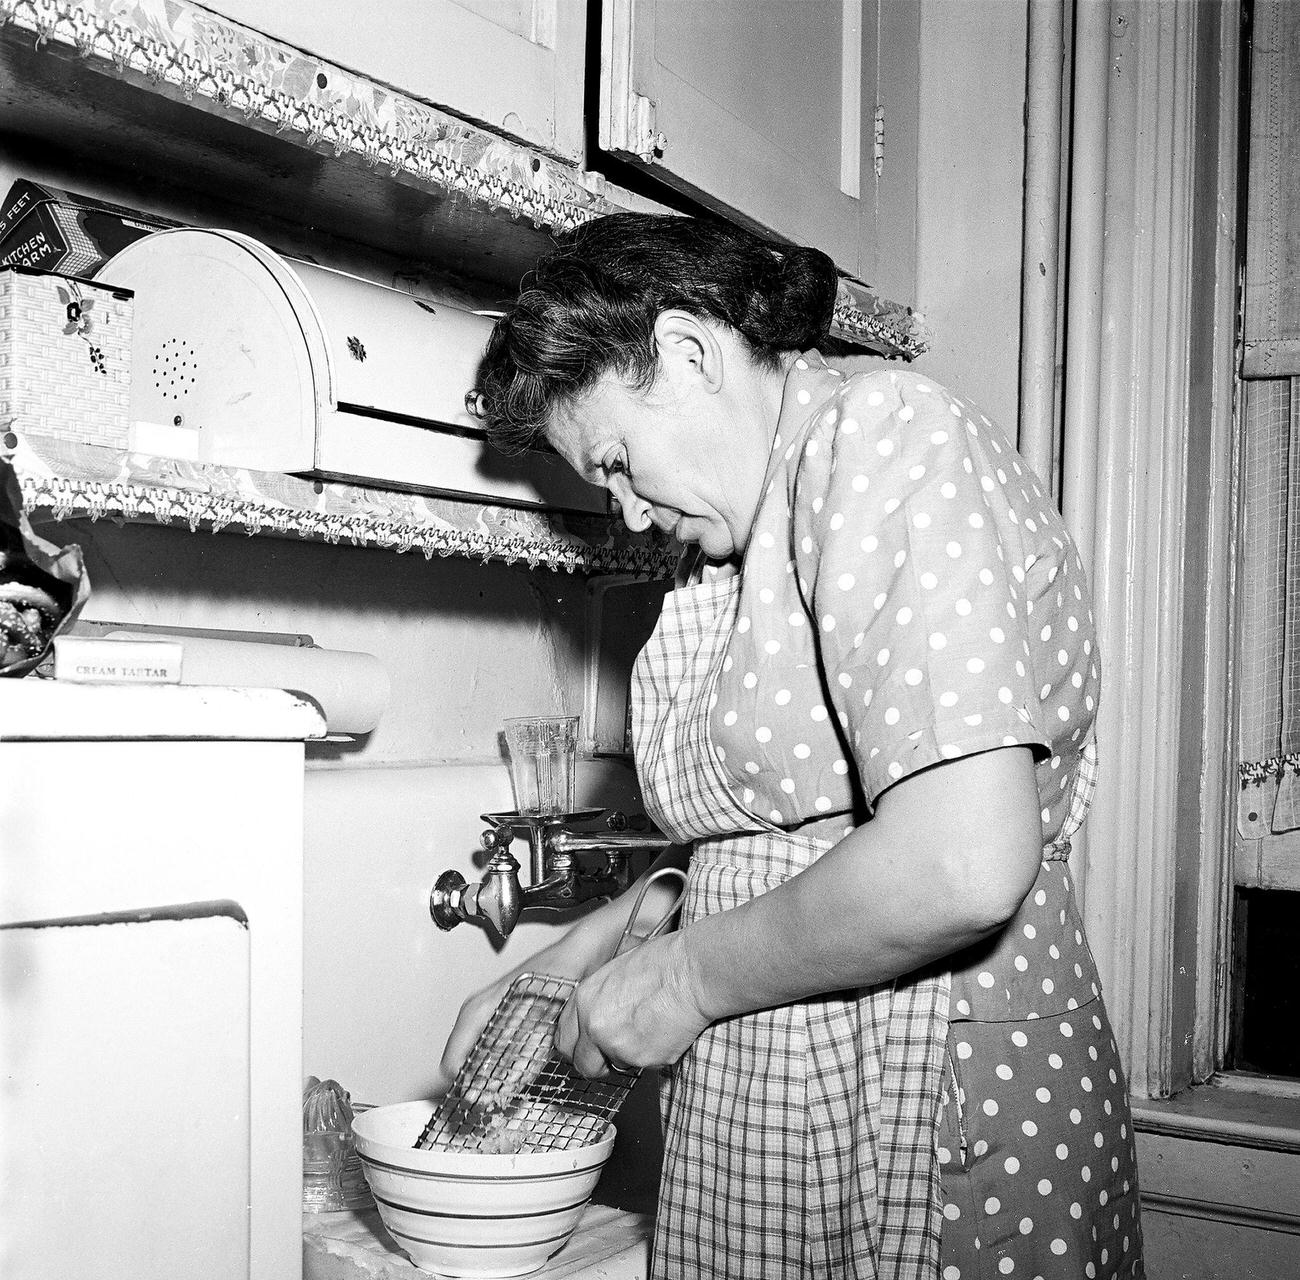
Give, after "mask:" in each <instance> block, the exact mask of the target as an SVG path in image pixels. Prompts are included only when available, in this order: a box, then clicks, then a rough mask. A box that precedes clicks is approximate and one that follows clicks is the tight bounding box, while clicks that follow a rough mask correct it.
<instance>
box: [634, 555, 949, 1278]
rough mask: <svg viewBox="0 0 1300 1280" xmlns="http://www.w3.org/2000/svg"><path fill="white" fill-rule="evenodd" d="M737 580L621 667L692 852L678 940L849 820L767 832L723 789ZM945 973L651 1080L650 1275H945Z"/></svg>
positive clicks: (813, 1004)
mask: <svg viewBox="0 0 1300 1280" xmlns="http://www.w3.org/2000/svg"><path fill="white" fill-rule="evenodd" d="M739 582H740V579H739V578H738V577H737V578H731V579H726V580H716V581H715V580H705V581H703V582H701V583H698V584H696V585H695V586H690V587H685V588H681V589H679V590H677V591H675V592H673V593H672V594H670V595H669V596H668V598H667V600H666V601H665V604H664V612H663V614H662V616H661V618H660V622H659V625H658V627H657V629H656V631H655V634H654V636H653V637H652V638H651V640H650V642H649V644H648V645H647V646H646V648H645V650H644V651H643V652H642V654H641V656H640V658H639V659H638V662H637V666H636V669H635V672H634V675H633V698H632V701H633V706H632V714H633V733H634V739H635V746H636V756H637V765H638V772H639V774H640V778H641V785H642V791H643V795H644V799H645V803H646V807H647V810H648V811H649V812H650V814H651V815H652V816H653V817H654V818H655V820H656V821H657V822H658V823H659V825H660V826H661V828H662V829H663V830H664V831H666V832H668V833H669V834H671V835H672V836H674V837H675V838H676V839H677V840H679V841H682V842H687V841H691V842H693V850H692V858H691V866H690V873H689V883H688V889H687V898H686V901H685V904H684V907H683V916H682V921H683V927H685V928H689V927H690V925H691V923H692V922H694V921H696V920H699V919H701V918H702V917H704V916H707V915H710V914H712V913H713V912H717V911H726V910H728V909H729V908H731V907H735V906H738V905H739V904H741V903H743V902H746V901H748V900H749V899H751V898H753V897H755V896H756V895H758V894H760V893H765V892H767V891H768V890H769V889H772V888H774V887H776V886H777V885H779V884H781V883H782V882H783V881H784V880H786V879H788V878H789V877H791V876H793V875H796V874H798V872H800V871H801V870H803V869H804V868H805V867H807V866H808V865H809V864H811V863H812V862H814V861H815V860H816V859H817V858H818V857H819V856H820V855H821V854H822V853H823V852H825V850H827V849H828V848H830V847H831V845H832V844H833V843H835V839H837V838H838V836H839V834H840V833H842V830H843V817H842V816H841V817H840V818H839V820H838V821H836V822H834V823H827V822H817V823H811V824H806V825H804V826H801V827H800V828H799V829H798V830H797V831H786V830H783V829H781V828H779V827H775V826H772V825H771V824H770V823H768V822H766V821H765V820H763V819H761V818H759V817H757V816H756V815H755V814H753V813H751V812H749V811H748V810H747V809H745V808H743V807H742V806H741V805H740V804H739V802H738V801H737V800H736V799H735V797H734V796H733V794H732V792H731V789H730V787H729V786H728V785H727V782H726V776H725V773H724V771H723V769H722V767H721V764H720V761H719V760H718V757H717V754H716V751H715V750H714V748H713V745H712V744H711V742H710V739H709V732H708V720H709V707H710V699H711V697H712V693H713V689H714V686H715V683H716V679H717V675H718V673H719V670H720V668H721V664H722V662H723V660H724V658H725V654H726V647H727V641H728V638H729V636H730V634H731V632H732V628H733V625H734V623H735V619H736V610H737V603H738V594H739V590H738V589H739ZM832 827H833V828H834V835H832V831H831V828H832ZM736 961H737V963H739V964H743V963H744V957H743V956H738V957H737V958H736ZM948 981H949V980H948V975H947V973H946V972H945V973H937V974H936V973H927V974H926V975H924V976H919V977H915V976H914V977H909V978H905V979H899V980H897V981H896V982H892V983H888V984H883V985H881V986H878V987H872V988H864V989H861V990H856V991H852V992H839V993H833V994H829V995H823V996H818V997H815V998H811V999H808V1000H802V1001H798V1002H796V1003H794V1004H791V1005H785V1006H782V1007H780V1008H776V1009H765V1010H761V1011H759V1012H757V1013H751V1014H746V1015H744V1016H741V1017H736V1018H729V1019H725V1020H723V1021H722V1022H719V1023H715V1024H714V1025H713V1026H711V1027H709V1028H708V1029H707V1030H706V1031H705V1032H704V1033H703V1035H701V1036H700V1038H699V1039H698V1040H697V1041H696V1043H695V1044H694V1045H693V1046H692V1048H691V1049H690V1050H689V1051H688V1052H687V1053H686V1054H685V1056H684V1057H683V1058H682V1059H681V1060H680V1061H679V1062H678V1063H677V1064H676V1065H675V1066H674V1067H672V1068H670V1069H668V1070H666V1071H665V1072H664V1073H663V1086H662V1097H661V1101H662V1108H663V1116H664V1168H663V1180H662V1186H661V1189H660V1199H659V1214H658V1218H657V1221H656V1229H655V1241H654V1251H653V1257H652V1263H651V1275H652V1276H653V1277H654V1278H655V1280H703V1278H706V1277H717V1278H718V1280H723V1278H725V1280H747V1278H750V1277H752V1278H753V1280H783V1278H790V1280H793V1278H794V1277H813V1276H818V1277H835V1278H836V1280H856V1278H862V1280H866V1278H867V1277H873V1278H874V1277H879V1278H881V1280H903V1278H907V1280H913V1278H916V1280H920V1278H925V1280H933V1278H934V1277H936V1276H937V1274H938V1257H939V1232H940V1224H941V1217H940V1205H939V1180H938V1163H937V1156H936V1147H937V1142H936V1125H937V1117H938V1107H939V1098H940V1090H941V1083H942V1062H943V1050H944V1043H945V1036H946V1032H947V1027H948Z"/></svg>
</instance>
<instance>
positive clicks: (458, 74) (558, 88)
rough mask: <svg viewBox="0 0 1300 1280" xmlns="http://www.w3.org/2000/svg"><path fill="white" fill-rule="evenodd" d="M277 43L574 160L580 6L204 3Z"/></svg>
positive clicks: (579, 115) (571, 2)
mask: <svg viewBox="0 0 1300 1280" xmlns="http://www.w3.org/2000/svg"><path fill="white" fill-rule="evenodd" d="M207 7H208V8H210V9H212V10H214V11H215V12H217V13H221V14H224V15H225V16H226V17H228V18H232V19H234V20H235V21H236V22H240V23H243V24H244V25H246V26H249V27H252V28H253V29H254V30H257V31H261V32H263V33H264V34H265V35H268V36H271V37H273V38H274V39H276V40H283V41H285V43H287V44H291V45H294V46H295V47H296V48H299V49H303V50H305V51H307V52H308V53H314V54H316V55H317V56H318V57H321V58H325V59H327V60H328V61H330V62H334V63H337V64H339V65H340V66H343V67H347V68H349V69H351V70H353V71H356V72H359V73H361V74H363V75H365V76H366V77H368V78H369V79H372V80H378V81H381V82H383V83H385V84H389V85H392V86H393V87H394V88H395V89H400V90H402V91H403V92H404V93H409V94H411V95H412V96H413V97H416V98H421V99H423V100H424V101H426V102H431V103H433V104H434V105H435V106H439V107H445V108H446V109H447V110H449V111H454V112H455V113H456V114H457V115H461V116H465V117H466V118H467V119H470V120H476V121H479V122H481V123H482V124H485V125H487V126H488V127H489V128H491V129H495V130H500V131H501V132H503V133H507V134H510V135H511V136H512V137H515V138H518V139H520V140H521V141H523V142H526V143H528V144H529V145H531V146H536V147H542V148H543V149H545V150H546V151H550V152H553V153H554V154H556V155H559V156H563V157H565V158H566V159H568V160H573V161H575V162H580V161H581V160H582V158H583V107H582V100H583V64H584V61H585V56H586V49H585V43H586V29H587V24H586V8H587V6H586V0H370V2H369V3H367V4H356V3H342V2H341V0H333V3H321V0H211V3H210V4H209V5H208V6H207Z"/></svg>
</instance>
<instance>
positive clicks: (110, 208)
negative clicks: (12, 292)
mask: <svg viewBox="0 0 1300 1280" xmlns="http://www.w3.org/2000/svg"><path fill="white" fill-rule="evenodd" d="M176 225H177V224H176V223H174V222H171V221H169V220H167V219H165V218H158V217H156V216H154V215H152V214H143V213H140V212H139V211H138V210H135V209H129V208H127V207H125V206H124V205H116V204H110V203H108V202H107V201H103V200H95V199H93V198H91V197H90V196H79V195H76V194H75V193H74V192H71V191H62V190H60V189H59V188H57V187H46V186H42V185H41V184H40V183H36V182H31V181H29V180H28V179H26V178H19V179H18V181H17V182H15V183H14V184H13V185H12V186H11V187H10V188H9V192H8V194H7V195H6V196H5V199H4V203H3V204H2V205H0V265H7V264H14V265H18V266H25V267H39V268H41V269H43V270H46V271H55V270H57V271H61V272H62V273H63V274H64V275H69V276H79V277H83V278H84V277H89V276H94V275H96V274H97V273H98V272H99V270H100V268H101V267H102V266H103V265H104V263H105V262H107V261H108V260H109V259H110V258H111V257H112V256H113V255H114V254H115V253H117V252H119V251H120V250H122V249H125V248H126V246H127V245H129V244H132V243H133V242H134V241H136V240H139V239H140V238H141V237H142V236H147V235H150V234H151V233H152V232H154V231H159V230H162V229H163V228H165V227H174V226H176Z"/></svg>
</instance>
